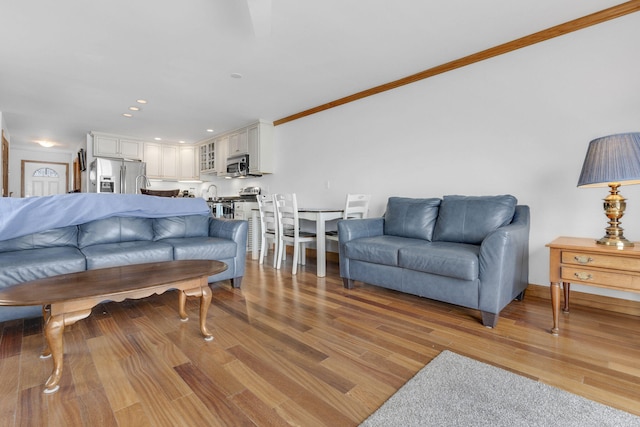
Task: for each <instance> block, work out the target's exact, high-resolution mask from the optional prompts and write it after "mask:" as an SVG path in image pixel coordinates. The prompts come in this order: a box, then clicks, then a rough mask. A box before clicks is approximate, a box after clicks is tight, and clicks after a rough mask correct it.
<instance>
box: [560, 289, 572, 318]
mask: <svg viewBox="0 0 640 427" xmlns="http://www.w3.org/2000/svg"><path fill="white" fill-rule="evenodd" d="M562 289H563V290H564V307H562V311H563V312H565V313H568V312H569V294H570V293H571V283H569V282H562Z"/></svg>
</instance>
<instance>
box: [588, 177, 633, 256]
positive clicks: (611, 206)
mask: <svg viewBox="0 0 640 427" xmlns="http://www.w3.org/2000/svg"><path fill="white" fill-rule="evenodd" d="M618 187H620V183H619V182H611V183H609V188H610V192H609V195H608V196H607V197H606V198H605V199H604V204H603V206H604V214H605V215H606V216H607V218H609V226H608V227H607V228H605V230H606V234H605V235H604V237H602V238H601V239H600V240H597V241H596V243H598V244H600V245H607V246H615V247H617V248H618V249H623V248H631V247H633V246H634V244H633V242H630V241H629V240H627V239H626V238H625V237H624V235H623V229H622V227H620V218H622V216H623V215H624V210H625V209H626V208H627V203H626V201H625V200H626V199H625V198H624V197H622V196H621V195H620V194H618Z"/></svg>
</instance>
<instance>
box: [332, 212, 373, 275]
mask: <svg viewBox="0 0 640 427" xmlns="http://www.w3.org/2000/svg"><path fill="white" fill-rule="evenodd" d="M383 234H384V218H365V219H341V220H339V221H338V242H339V246H340V277H342V278H343V280H349V279H350V277H349V258H347V255H346V253H345V249H344V245H345V243H347V242H349V241H351V240H355V239H360V238H362V237H373V236H382V235H383Z"/></svg>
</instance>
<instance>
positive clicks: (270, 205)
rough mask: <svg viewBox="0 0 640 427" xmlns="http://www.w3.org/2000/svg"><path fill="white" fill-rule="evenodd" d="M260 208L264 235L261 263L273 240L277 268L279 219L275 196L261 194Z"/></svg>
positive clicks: (274, 262) (274, 261)
mask: <svg viewBox="0 0 640 427" xmlns="http://www.w3.org/2000/svg"><path fill="white" fill-rule="evenodd" d="M256 198H257V199H258V210H259V211H260V230H261V235H262V244H261V245H260V264H263V263H264V259H265V257H266V255H267V252H269V247H271V242H270V241H272V242H273V268H276V265H277V257H278V219H277V218H276V207H275V204H274V201H273V196H272V195H270V194H259V195H257V196H256Z"/></svg>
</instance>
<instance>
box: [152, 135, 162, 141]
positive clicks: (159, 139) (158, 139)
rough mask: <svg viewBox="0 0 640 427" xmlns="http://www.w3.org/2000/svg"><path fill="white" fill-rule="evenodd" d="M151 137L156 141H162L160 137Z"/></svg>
mask: <svg viewBox="0 0 640 427" xmlns="http://www.w3.org/2000/svg"><path fill="white" fill-rule="evenodd" d="M153 139H155V140H156V141H162V138H158V137H157V136H156V137H155V138H153Z"/></svg>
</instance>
